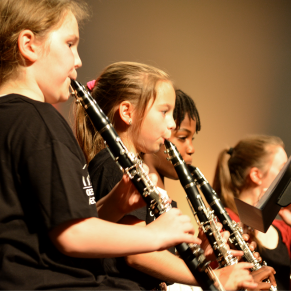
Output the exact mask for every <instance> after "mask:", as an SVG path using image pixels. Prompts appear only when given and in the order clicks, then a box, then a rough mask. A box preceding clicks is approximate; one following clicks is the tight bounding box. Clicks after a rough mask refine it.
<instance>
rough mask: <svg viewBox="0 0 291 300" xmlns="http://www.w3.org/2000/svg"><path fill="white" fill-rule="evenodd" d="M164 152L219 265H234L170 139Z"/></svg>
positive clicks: (211, 215) (210, 211)
mask: <svg viewBox="0 0 291 300" xmlns="http://www.w3.org/2000/svg"><path fill="white" fill-rule="evenodd" d="M165 147H166V151H165V152H166V153H167V154H168V158H167V159H168V160H170V161H171V162H172V164H173V166H174V168H175V170H176V172H177V174H178V177H179V179H180V182H181V184H182V186H183V188H184V190H185V192H186V194H187V201H188V203H189V206H190V208H191V209H192V211H193V213H194V217H195V219H196V221H197V224H198V226H199V227H200V228H202V230H203V232H204V233H205V235H206V237H207V239H208V240H209V243H210V245H211V246H212V248H213V251H214V254H215V255H216V257H217V262H218V263H219V267H223V266H230V265H234V264H236V263H237V262H238V260H237V258H236V257H234V256H233V255H232V254H231V252H230V251H229V250H228V248H227V246H226V243H225V241H224V240H223V238H222V236H221V234H220V231H219V229H218V227H217V225H216V217H215V215H214V211H213V210H210V209H209V208H207V207H206V205H205V203H204V201H203V199H202V197H201V195H200V193H199V191H198V189H197V187H196V183H195V181H194V179H193V177H192V175H191V173H190V171H189V169H188V167H187V165H186V163H185V162H184V160H183V158H182V157H181V154H180V153H179V151H178V150H177V148H176V146H175V145H174V144H173V143H171V142H170V141H167V140H166V141H165Z"/></svg>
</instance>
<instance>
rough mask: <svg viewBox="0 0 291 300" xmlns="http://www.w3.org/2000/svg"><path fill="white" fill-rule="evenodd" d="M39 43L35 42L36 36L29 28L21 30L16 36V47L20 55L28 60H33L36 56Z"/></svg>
mask: <svg viewBox="0 0 291 300" xmlns="http://www.w3.org/2000/svg"><path fill="white" fill-rule="evenodd" d="M39 47H40V43H39V42H38V43H36V37H35V35H34V33H33V32H32V31H31V30H28V29H26V30H23V31H21V32H20V34H19V36H18V48H19V52H20V53H21V55H22V56H23V57H24V59H25V60H27V61H29V62H32V63H33V62H35V61H36V59H37V57H38V48H39Z"/></svg>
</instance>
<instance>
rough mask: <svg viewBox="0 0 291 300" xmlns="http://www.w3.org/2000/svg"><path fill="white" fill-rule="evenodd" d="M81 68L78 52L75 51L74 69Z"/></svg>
mask: <svg viewBox="0 0 291 300" xmlns="http://www.w3.org/2000/svg"><path fill="white" fill-rule="evenodd" d="M81 67H82V61H81V58H80V56H79V53H78V51H77V50H76V53H75V69H78V68H81Z"/></svg>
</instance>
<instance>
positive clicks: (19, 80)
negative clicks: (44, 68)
mask: <svg viewBox="0 0 291 300" xmlns="http://www.w3.org/2000/svg"><path fill="white" fill-rule="evenodd" d="M4 94H6V95H8V94H19V95H23V96H26V97H28V98H31V99H33V100H36V101H41V102H44V95H43V93H42V92H41V90H40V88H39V86H38V85H37V83H36V82H34V81H33V80H31V79H29V76H24V75H23V74H22V73H21V71H19V73H18V74H17V76H13V77H11V78H10V79H8V80H7V81H6V82H4V83H3V84H2V85H1V86H0V95H4Z"/></svg>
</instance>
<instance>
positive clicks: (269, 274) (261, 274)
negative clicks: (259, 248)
mask: <svg viewBox="0 0 291 300" xmlns="http://www.w3.org/2000/svg"><path fill="white" fill-rule="evenodd" d="M274 274H276V271H275V270H274V269H273V268H272V267H269V266H262V267H261V268H260V269H259V270H256V271H253V272H252V273H251V275H252V276H253V278H254V281H255V282H256V283H258V286H257V287H256V288H254V289H251V288H249V289H248V290H251V291H269V290H270V288H271V285H272V286H277V283H276V279H275V276H274ZM265 279H269V280H270V282H263V280H265Z"/></svg>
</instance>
